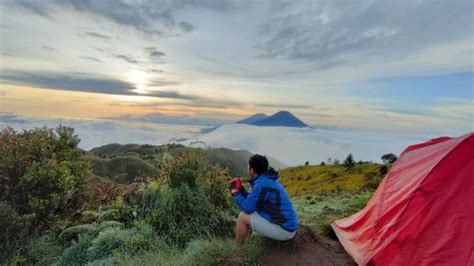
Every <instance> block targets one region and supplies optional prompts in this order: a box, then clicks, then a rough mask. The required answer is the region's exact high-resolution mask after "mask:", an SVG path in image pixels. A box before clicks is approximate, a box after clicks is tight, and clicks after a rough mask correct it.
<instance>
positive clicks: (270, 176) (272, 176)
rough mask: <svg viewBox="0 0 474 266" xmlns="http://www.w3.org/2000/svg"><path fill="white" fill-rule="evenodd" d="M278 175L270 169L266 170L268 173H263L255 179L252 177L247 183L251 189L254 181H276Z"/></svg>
mask: <svg viewBox="0 0 474 266" xmlns="http://www.w3.org/2000/svg"><path fill="white" fill-rule="evenodd" d="M279 177H280V176H279V174H278V172H277V171H275V169H273V168H271V167H270V169H268V171H266V172H265V173H263V174H261V175H259V176H257V177H254V178H251V179H250V180H249V183H250V185H251V186H252V187H253V184H254V183H255V181H257V179H259V178H268V179H272V180H277V179H278V178H279Z"/></svg>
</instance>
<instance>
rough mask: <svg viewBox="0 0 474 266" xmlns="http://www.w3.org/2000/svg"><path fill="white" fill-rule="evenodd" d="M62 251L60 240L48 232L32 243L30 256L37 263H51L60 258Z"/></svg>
mask: <svg viewBox="0 0 474 266" xmlns="http://www.w3.org/2000/svg"><path fill="white" fill-rule="evenodd" d="M62 251H63V248H62V246H61V244H60V243H59V241H58V240H57V239H56V238H55V237H54V236H53V235H51V234H47V235H43V236H42V237H40V238H38V239H35V240H33V241H32V242H31V243H30V245H29V249H28V257H29V259H30V262H31V263H33V264H35V265H51V264H53V263H55V262H56V261H57V260H58V259H59V257H60V256H61V253H62Z"/></svg>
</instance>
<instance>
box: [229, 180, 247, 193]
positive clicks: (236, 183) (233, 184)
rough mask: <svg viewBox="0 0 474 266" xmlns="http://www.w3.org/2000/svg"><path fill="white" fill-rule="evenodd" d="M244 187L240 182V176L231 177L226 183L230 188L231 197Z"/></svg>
mask: <svg viewBox="0 0 474 266" xmlns="http://www.w3.org/2000/svg"><path fill="white" fill-rule="evenodd" d="M243 187H244V185H243V183H242V178H239V177H235V178H232V179H231V180H230V181H229V182H228V183H227V188H228V189H229V190H230V195H232V197H234V196H236V195H237V194H240V191H241V190H242V188H243Z"/></svg>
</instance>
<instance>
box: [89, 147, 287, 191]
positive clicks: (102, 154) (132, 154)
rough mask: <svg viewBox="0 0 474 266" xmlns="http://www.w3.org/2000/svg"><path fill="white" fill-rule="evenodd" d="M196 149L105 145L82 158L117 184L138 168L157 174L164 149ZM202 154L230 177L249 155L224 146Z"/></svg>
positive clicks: (128, 179) (241, 173) (244, 169)
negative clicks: (226, 171)
mask: <svg viewBox="0 0 474 266" xmlns="http://www.w3.org/2000/svg"><path fill="white" fill-rule="evenodd" d="M190 149H195V148H189V147H185V146H182V145H174V144H172V145H160V146H155V145H138V144H126V145H121V144H116V143H113V144H108V145H104V146H101V147H97V148H94V149H92V150H90V151H89V152H87V153H86V154H85V155H84V157H85V158H86V159H88V160H89V161H90V162H91V163H92V169H93V172H94V174H95V175H97V176H99V177H103V178H107V179H110V180H114V181H116V182H119V183H123V184H127V183H131V182H133V180H134V178H135V176H136V174H137V172H138V170H140V171H141V172H142V174H143V175H144V176H150V177H153V176H156V175H158V174H159V165H160V164H161V159H162V157H163V154H164V153H165V152H167V153H170V154H172V155H173V154H176V153H179V152H183V151H186V150H190ZM200 150H201V151H203V153H204V155H205V160H206V162H207V164H209V165H214V164H219V165H220V166H221V167H224V168H228V169H229V174H230V175H231V176H245V175H246V174H247V161H248V158H249V157H250V156H251V155H252V154H251V153H250V152H249V151H246V150H231V149H225V148H211V149H200ZM270 163H271V165H272V166H273V167H275V168H277V169H278V168H282V167H285V166H284V165H283V164H282V163H280V162H278V161H277V160H274V159H272V158H270Z"/></svg>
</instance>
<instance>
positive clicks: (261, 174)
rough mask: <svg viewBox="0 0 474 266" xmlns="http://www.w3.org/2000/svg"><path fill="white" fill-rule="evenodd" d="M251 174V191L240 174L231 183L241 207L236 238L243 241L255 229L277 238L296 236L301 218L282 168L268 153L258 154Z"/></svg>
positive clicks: (234, 196) (231, 189)
mask: <svg viewBox="0 0 474 266" xmlns="http://www.w3.org/2000/svg"><path fill="white" fill-rule="evenodd" d="M248 174H249V176H250V180H249V183H250V186H251V187H252V191H251V192H248V191H247V190H246V189H245V187H244V186H243V184H242V179H240V178H233V179H231V180H230V181H229V183H228V184H227V187H228V188H229V189H230V193H231V195H232V197H233V198H234V201H235V203H236V204H237V205H238V206H239V208H240V210H241V212H240V214H239V218H238V220H237V226H236V229H235V241H236V242H237V243H243V242H244V241H245V240H246V239H248V238H249V236H250V235H251V234H252V231H255V232H257V233H258V234H261V235H263V236H266V237H268V238H271V239H274V240H279V241H286V240H290V239H292V238H293V237H294V236H295V234H296V230H297V229H298V219H297V217H296V213H295V210H294V209H293V205H292V203H291V200H290V197H289V196H288V193H287V192H286V190H285V188H284V187H283V185H282V184H281V183H280V182H279V181H278V180H277V179H278V177H279V176H278V172H276V171H275V170H274V169H273V168H271V167H269V164H268V160H267V158H266V157H265V156H262V155H259V154H255V155H253V156H252V157H250V159H249V162H248Z"/></svg>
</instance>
